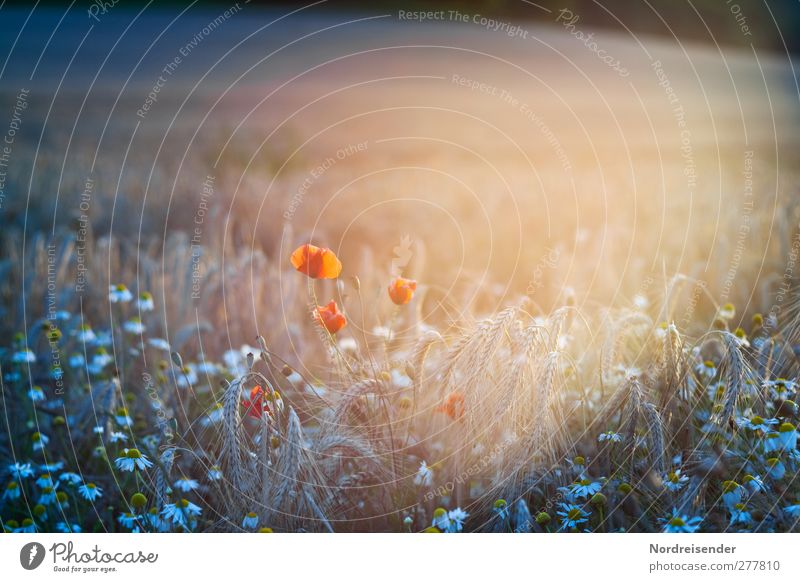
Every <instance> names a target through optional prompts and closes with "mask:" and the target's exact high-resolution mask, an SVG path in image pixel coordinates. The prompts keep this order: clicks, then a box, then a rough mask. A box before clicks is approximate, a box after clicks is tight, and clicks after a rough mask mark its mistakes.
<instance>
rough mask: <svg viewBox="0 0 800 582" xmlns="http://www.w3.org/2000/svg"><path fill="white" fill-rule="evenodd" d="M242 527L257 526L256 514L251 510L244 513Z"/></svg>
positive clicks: (252, 527) (251, 527)
mask: <svg viewBox="0 0 800 582" xmlns="http://www.w3.org/2000/svg"><path fill="white" fill-rule="evenodd" d="M242 527H243V528H244V529H256V528H257V527H258V514H257V513H254V512H252V511H251V512H250V513H248V514H247V515H245V516H244V519H243V520H242Z"/></svg>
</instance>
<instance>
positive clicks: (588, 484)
mask: <svg viewBox="0 0 800 582" xmlns="http://www.w3.org/2000/svg"><path fill="white" fill-rule="evenodd" d="M602 487H603V484H602V483H600V482H599V481H592V480H591V479H587V478H585V477H582V478H581V479H580V480H579V481H575V482H574V483H573V484H571V485H570V486H569V491H570V493H571V494H572V495H573V496H574V497H576V498H578V499H582V498H588V497H591V496H592V495H594V494H595V493H597V492H598V491H600V489H601V488H602Z"/></svg>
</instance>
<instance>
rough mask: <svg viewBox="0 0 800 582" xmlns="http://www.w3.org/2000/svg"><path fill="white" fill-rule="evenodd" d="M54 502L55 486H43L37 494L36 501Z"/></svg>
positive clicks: (42, 503) (46, 503) (43, 503)
mask: <svg viewBox="0 0 800 582" xmlns="http://www.w3.org/2000/svg"><path fill="white" fill-rule="evenodd" d="M55 502H56V489H55V487H43V488H42V492H41V494H40V495H39V501H38V503H39V504H40V505H52V504H53V503H55Z"/></svg>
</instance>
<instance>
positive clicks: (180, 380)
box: [175, 364, 199, 388]
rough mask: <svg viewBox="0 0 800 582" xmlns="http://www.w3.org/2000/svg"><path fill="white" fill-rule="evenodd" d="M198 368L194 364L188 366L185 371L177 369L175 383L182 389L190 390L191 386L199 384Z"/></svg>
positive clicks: (184, 368)
mask: <svg viewBox="0 0 800 582" xmlns="http://www.w3.org/2000/svg"><path fill="white" fill-rule="evenodd" d="M198 379H199V378H198V376H197V367H196V366H195V365H194V364H186V365H185V366H184V367H183V369H182V370H181V369H177V368H176V369H175V382H176V383H177V384H178V386H179V387H180V388H188V387H189V386H190V385H195V384H197V381H198Z"/></svg>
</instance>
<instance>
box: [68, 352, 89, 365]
mask: <svg viewBox="0 0 800 582" xmlns="http://www.w3.org/2000/svg"><path fill="white" fill-rule="evenodd" d="M85 363H86V360H85V359H84V357H83V355H82V354H72V355H71V356H70V357H69V359H68V360H67V364H69V367H70V368H80V367H81V366H83V365H84V364H85Z"/></svg>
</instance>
